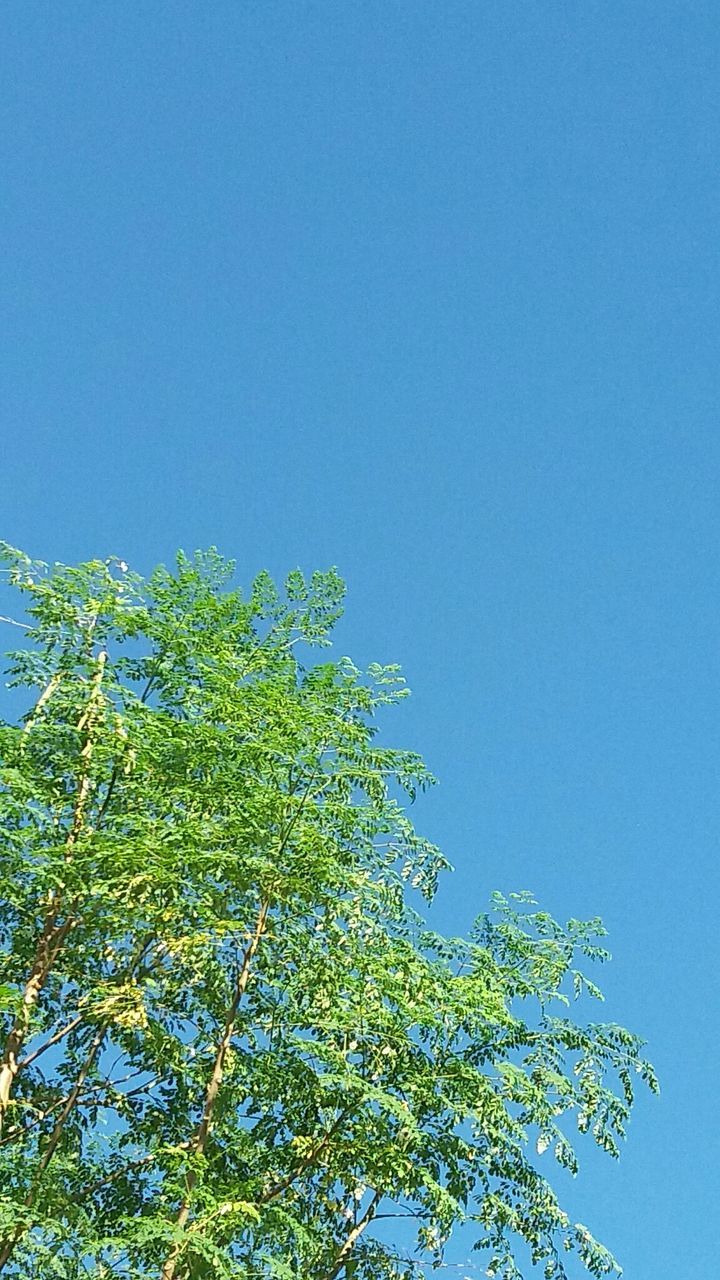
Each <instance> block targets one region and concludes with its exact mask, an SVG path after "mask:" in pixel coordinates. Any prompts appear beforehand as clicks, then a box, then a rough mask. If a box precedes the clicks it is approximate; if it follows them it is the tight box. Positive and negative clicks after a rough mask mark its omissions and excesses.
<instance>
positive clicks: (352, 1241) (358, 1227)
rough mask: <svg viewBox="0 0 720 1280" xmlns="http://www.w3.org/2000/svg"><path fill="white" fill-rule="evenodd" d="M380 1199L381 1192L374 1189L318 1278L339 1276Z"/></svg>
mask: <svg viewBox="0 0 720 1280" xmlns="http://www.w3.org/2000/svg"><path fill="white" fill-rule="evenodd" d="M381 1200H382V1192H380V1191H376V1192H375V1194H374V1196H373V1198H372V1200H371V1201H370V1203H369V1205H368V1207H367V1209H366V1210H365V1212H364V1214H363V1215H362V1217H361V1218H359V1219H358V1221H357V1222H356V1223H355V1226H354V1227H353V1228H352V1230H351V1231H349V1232H348V1234H347V1236H346V1237H345V1240H344V1242H343V1244H342V1245H341V1247H340V1249H339V1251H338V1253H337V1254H336V1255H335V1261H334V1262H333V1264H332V1266H331V1268H330V1270H329V1271H327V1272H326V1273H325V1275H324V1276H322V1277H321V1278H320V1280H335V1278H336V1276H339V1275H340V1273H341V1271H343V1270H344V1268H345V1266H346V1264H347V1263H348V1262H349V1260H350V1255H351V1253H352V1251H353V1249H354V1248H355V1245H356V1244H357V1242H358V1240H359V1239H360V1236H361V1235H362V1233H363V1231H365V1229H366V1228H367V1227H369V1225H370V1223H371V1222H372V1220H373V1218H374V1217H375V1213H376V1210H377V1207H378V1205H379V1203H380V1201H381Z"/></svg>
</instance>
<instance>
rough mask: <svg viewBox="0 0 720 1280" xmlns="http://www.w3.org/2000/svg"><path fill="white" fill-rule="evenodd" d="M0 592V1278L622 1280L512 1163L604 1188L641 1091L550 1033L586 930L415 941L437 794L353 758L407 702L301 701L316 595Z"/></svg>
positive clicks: (324, 687)
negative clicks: (464, 1263)
mask: <svg viewBox="0 0 720 1280" xmlns="http://www.w3.org/2000/svg"><path fill="white" fill-rule="evenodd" d="M4 560H5V564H6V566H7V570H8V575H9V580H10V582H11V583H12V584H13V585H14V586H15V587H16V588H17V589H18V590H19V591H20V592H21V593H22V595H23V597H24V599H25V606H26V614H25V617H26V619H27V627H26V644H25V647H24V648H22V649H21V650H20V651H19V652H17V653H15V654H14V655H13V656H12V658H11V667H10V674H11V683H12V684H13V685H15V686H17V687H18V688H19V689H21V690H26V691H27V690H29V691H31V692H32V705H31V707H30V709H29V710H28V711H27V713H26V714H24V715H23V716H21V717H20V718H19V721H18V723H4V724H3V725H2V726H1V727H0V767H1V770H2V772H1V775H0V818H1V820H2V830H3V835H2V844H1V846H0V850H1V852H0V857H1V858H2V871H3V883H4V886H5V894H4V900H3V902H2V905H1V907H0V947H1V948H2V953H3V965H2V985H1V986H0V1018H1V1019H2V1046H4V1054H3V1058H2V1071H1V1073H0V1119H1V1120H2V1135H1V1137H0V1187H1V1189H2V1190H1V1194H0V1241H1V1242H2V1243H0V1273H3V1274H4V1275H6V1276H8V1277H11V1276H23V1277H24V1276H29V1275H33V1276H37V1277H40V1278H41V1280H44V1278H47V1280H50V1278H51V1277H58V1278H60V1280H76V1278H77V1277H80V1276H83V1277H93V1280H101V1278H102V1277H109V1276H114V1277H123V1278H125V1280H147V1277H162V1280H205V1278H207V1280H209V1278H210V1277H213V1278H215V1280H230V1278H231V1277H234V1278H235V1280H251V1278H252V1280H269V1278H270V1277H275V1278H276V1280H299V1278H300V1277H303V1278H307V1277H313V1280H335V1277H340V1276H342V1277H347V1280H351V1278H352V1280H370V1278H371V1277H372V1280H381V1278H382V1277H386V1278H389V1277H395V1280H415V1278H416V1277H419V1276H420V1275H421V1274H424V1268H425V1267H427V1265H428V1264H431V1265H438V1266H441V1265H442V1263H443V1257H444V1250H445V1246H446V1242H447V1240H448V1238H449V1237H450V1235H451V1232H452V1231H453V1230H454V1229H456V1228H457V1227H458V1226H459V1225H460V1224H461V1223H463V1222H466V1223H467V1222H469V1223H471V1224H472V1223H474V1224H475V1227H476V1237H477V1240H478V1248H479V1249H480V1250H482V1251H484V1253H485V1266H486V1267H487V1273H488V1274H489V1275H495V1276H498V1277H512V1276H516V1275H518V1274H519V1272H518V1271H517V1267H516V1263H515V1261H514V1260H513V1259H514V1257H515V1256H517V1248H516V1245H517V1241H518V1240H519V1241H523V1242H525V1245H526V1246H527V1249H529V1252H530V1254H531V1256H532V1259H533V1261H534V1262H536V1263H538V1264H539V1265H540V1266H541V1268H542V1274H543V1275H544V1276H545V1277H546V1280H561V1278H562V1277H565V1276H566V1274H567V1272H566V1267H567V1264H568V1260H571V1259H572V1257H579V1258H580V1259H581V1260H582V1262H583V1263H584V1264H585V1266H586V1267H587V1269H588V1270H589V1272H590V1273H591V1274H592V1275H595V1276H601V1275H604V1274H605V1273H607V1272H609V1271H611V1270H613V1268H614V1263H613V1260H612V1258H611V1257H610V1255H609V1254H608V1253H607V1252H606V1251H605V1250H604V1249H603V1248H602V1247H601V1246H600V1245H599V1244H597V1243H596V1242H595V1241H594V1240H593V1238H592V1237H591V1236H590V1234H589V1232H587V1231H586V1229H585V1228H584V1227H582V1226H580V1225H577V1224H573V1223H571V1222H570V1220H569V1218H568V1216H567V1215H566V1213H565V1212H564V1211H563V1209H562V1208H561V1206H560V1205H559V1203H558V1201H557V1199H556V1197H555V1195H554V1194H553V1192H552V1190H551V1188H550V1186H549V1184H548V1182H547V1181H546V1179H545V1177H544V1176H543V1175H542V1174H541V1173H540V1172H539V1171H538V1167H537V1165H538V1161H537V1160H536V1159H535V1158H534V1153H533V1155H532V1157H531V1154H530V1152H531V1146H532V1143H533V1142H535V1144H536V1151H537V1153H542V1152H543V1151H544V1150H545V1149H546V1148H551V1149H552V1151H553V1152H554V1155H555V1158H556V1160H557V1161H558V1162H559V1163H560V1165H563V1166H565V1167H566V1168H569V1169H571V1170H573V1171H574V1170H575V1168H576V1158H575V1154H574V1151H573V1147H572V1145H571V1141H570V1138H569V1136H568V1134H569V1130H568V1127H567V1125H566V1123H565V1122H566V1120H567V1119H568V1117H572V1116H573V1115H574V1117H575V1123H576V1125H577V1128H578V1129H579V1130H580V1131H582V1132H585V1131H589V1132H590V1133H591V1134H592V1136H593V1137H594V1139H595V1141H596V1142H597V1143H598V1144H599V1145H600V1146H601V1147H603V1148H604V1149H605V1150H607V1151H609V1152H610V1153H611V1154H613V1155H615V1154H616V1153H617V1143H618V1139H619V1138H621V1137H622V1136H623V1132H624V1127H625V1122H626V1119H627V1116H628V1112H629V1108H630V1105H631V1103H632V1100H633V1081H634V1079H635V1076H636V1074H637V1073H639V1074H640V1075H641V1076H642V1077H643V1078H644V1079H645V1080H646V1081H647V1082H648V1083H649V1084H650V1086H651V1087H653V1088H654V1087H655V1082H654V1078H653V1075H652V1072H651V1069H650V1067H649V1066H648V1065H647V1064H646V1063H645V1062H644V1061H643V1060H642V1059H641V1057H640V1056H639V1053H640V1044H639V1042H638V1040H637V1039H636V1038H635V1037H634V1036H633V1035H631V1034H629V1033H628V1032H626V1031H624V1030H622V1029H621V1028H620V1027H617V1026H614V1025H581V1024H579V1023H577V1022H575V1021H573V1020H571V1019H570V1018H569V1016H559V1014H558V1013H557V1012H555V1010H556V1007H557V1005H558V1001H564V1004H560V1006H559V1008H560V1010H561V1012H566V1006H567V1004H568V995H567V994H566V988H568V984H569V992H570V994H575V995H579V994H580V993H581V991H582V989H583V987H584V986H585V985H587V987H588V989H589V991H590V992H591V994H593V993H594V994H599V993H598V992H597V988H594V987H593V986H592V984H590V983H589V982H587V984H586V981H585V979H584V977H583V976H582V974H581V972H580V970H579V969H578V963H581V962H583V961H584V960H593V959H602V958H603V956H604V954H605V953H604V952H602V951H601V950H600V949H599V948H598V946H597V937H598V935H599V934H601V933H602V929H601V927H600V925H599V923H598V922H597V921H593V922H591V923H590V924H584V923H581V922H578V921H570V923H569V924H568V925H567V926H566V927H565V928H562V927H561V926H560V925H558V924H556V923H555V921H553V920H552V919H551V918H550V917H549V916H548V915H547V914H545V913H543V912H540V911H537V910H534V904H533V903H532V902H531V901H530V900H528V899H524V898H522V897H521V898H520V899H511V900H509V901H506V900H505V899H502V898H499V897H498V898H497V899H496V903H495V908H496V909H495V912H494V913H493V914H492V916H490V917H487V918H483V919H481V920H480V921H479V922H478V924H477V926H476V928H475V930H474V932H473V934H472V936H471V937H470V938H469V940H467V941H463V940H460V939H450V940H448V939H444V938H441V937H438V936H436V935H434V934H432V933H431V932H430V931H429V930H428V929H427V928H426V927H425V925H424V924H423V921H422V919H421V917H420V916H419V915H418V914H417V913H416V911H415V910H414V909H413V907H412V905H411V899H412V895H413V892H416V893H419V894H420V895H423V896H424V897H425V898H426V899H428V900H429V899H430V898H431V897H432V895H433V893H434V891H435V886H436V879H437V876H438V873H439V872H440V871H441V870H442V869H443V867H444V866H445V865H446V864H445V863H444V861H443V858H442V857H441V855H440V853H439V852H438V850H437V849H436V848H434V847H433V846H432V845H430V844H429V843H428V842H427V841H425V840H423V839H422V838H421V837H420V836H418V835H417V834H416V832H415V830H414V828H413V826H412V824H411V822H410V820H409V819H408V817H407V814H406V812H405V810H404V808H403V805H402V803H401V800H402V797H403V795H404V796H405V797H406V799H407V798H409V799H412V798H413V797H414V796H415V794H416V793H417V791H418V790H420V789H422V788H424V787H426V786H427V785H428V784H429V783H430V782H431V781H432V779H431V777H430V775H429V774H428V772H427V770H426V769H425V767H424V765H423V763H422V761H421V760H420V759H419V758H418V757H417V756H416V755H413V754H410V753H408V752H402V751H396V750H390V749H388V748H386V747H382V746H380V745H378V743H377V741H376V716H377V713H378V712H379V711H380V710H381V709H382V708H384V707H386V706H389V705H391V704H393V703H394V702H396V701H397V700H398V699H399V698H401V697H402V696H404V694H405V688H404V685H403V682H402V679H401V677H400V674H399V671H398V669H397V668H396V667H379V666H374V667H372V668H371V669H370V671H369V672H368V673H367V674H365V675H363V674H361V673H360V672H359V671H358V670H357V669H356V668H355V666H354V665H353V664H352V662H350V661H349V660H348V659H347V658H341V659H340V660H339V661H334V662H324V663H320V664H316V665H305V659H306V658H307V654H308V652H309V646H311V645H312V646H318V645H319V646H323V645H327V644H328V643H329V635H330V631H331V629H332V626H333V624H334V622H335V621H336V619H337V618H338V616H339V614H340V611H341V605H342V596H343V586H342V583H341V582H340V580H339V579H338V577H337V575H336V574H335V573H334V572H332V571H331V572H329V573H317V574H314V575H313V576H312V578H311V579H310V580H309V581H306V580H305V579H304V578H303V576H302V575H301V574H300V573H297V572H295V573H292V574H291V575H290V576H289V578H288V579H287V583H286V584H285V589H284V592H282V593H280V592H278V591H277V590H276V589H275V587H274V586H273V584H272V582H271V581H270V579H269V578H268V577H267V576H266V575H260V577H258V578H257V579H256V581H255V583H254V585H253V588H252V591H251V592H250V594H249V595H248V596H247V597H245V596H243V595H242V594H241V593H240V592H239V591H237V590H235V589H233V588H232V586H231V585H230V580H231V577H232V573H233V566H232V565H231V564H229V563H227V562H226V561H224V560H222V559H221V558H220V557H219V556H218V555H217V553H216V552H215V551H209V552H207V553H204V554H196V555H195V556H194V557H192V558H186V557H185V556H183V555H180V556H179V557H178V561H177V567H176V570H175V572H173V573H171V572H168V571H167V570H165V569H162V568H161V569H158V570H157V571H156V572H155V573H154V574H153V575H152V576H151V577H150V578H149V579H148V580H147V581H143V580H142V579H140V578H139V577H138V576H136V575H134V574H132V573H130V572H129V571H128V570H127V566H126V565H124V564H123V563H122V562H118V561H114V560H110V561H104V562H99V561H95V562H91V563H89V564H83V565H80V566H78V567H67V566H61V565H56V566H54V567H52V568H48V567H47V566H45V565H42V564H37V563H34V562H31V561H30V560H29V559H28V558H27V557H26V556H24V555H22V554H21V553H20V552H17V551H14V550H13V549H11V548H8V547H5V549H4ZM22 625H25V624H24V623H23V624H22ZM15 696H18V695H15ZM578 957H579V958H580V960H578ZM573 989H574V990H573ZM395 1216H405V1217H407V1219H408V1222H409V1223H410V1224H411V1225H412V1227H413V1231H414V1241H413V1240H411V1238H410V1236H409V1235H407V1236H406V1234H405V1232H404V1231H403V1232H402V1233H401V1235H402V1238H403V1239H405V1238H407V1241H408V1243H407V1246H401V1245H400V1244H398V1241H397V1239H395V1240H393V1238H392V1236H393V1232H392V1230H388V1227H387V1225H385V1224H384V1220H385V1219H392V1218H393V1217H395ZM397 1234H398V1233H397V1232H395V1235H396V1236H397Z"/></svg>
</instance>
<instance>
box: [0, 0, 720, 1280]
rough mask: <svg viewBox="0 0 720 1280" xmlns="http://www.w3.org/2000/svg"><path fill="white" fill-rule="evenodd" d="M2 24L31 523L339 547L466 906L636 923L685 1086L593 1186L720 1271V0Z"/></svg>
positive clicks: (23, 538)
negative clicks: (428, 786) (431, 787)
mask: <svg viewBox="0 0 720 1280" xmlns="http://www.w3.org/2000/svg"><path fill="white" fill-rule="evenodd" d="M0 28H1V31H0V37H1V38H0V50H1V52H0V62H1V74H0V112H1V125H0V131H1V142H2V175H3V176H2V210H1V213H0V243H1V244H2V259H1V263H0V270H1V274H2V279H1V282H0V307H1V309H2V331H3V340H2V370H1V383H2V392H1V396H0V412H1V414H2V434H1V437H0V439H1V441H2V444H1V449H2V471H1V473H0V501H1V512H0V514H1V515H2V529H1V530H0V533H2V535H3V536H4V537H6V538H7V539H8V540H9V541H11V542H14V543H16V544H18V545H21V546H23V547H24V548H25V549H26V550H28V551H29V552H31V553H32V554H34V555H37V556H40V557H43V558H46V559H56V558H57V559H75V558H79V557H83V556H91V555H99V556H105V555H108V554H117V555H119V556H122V557H124V558H125V559H126V560H128V561H129V562H130V563H131V565H132V566H133V567H134V568H137V569H139V570H145V569H147V568H150V567H151V566H152V565H153V564H154V563H156V562H157V561H158V560H161V559H167V558H169V557H171V556H172V554H173V552H174V549H175V548H176V547H177V546H178V545H182V546H184V547H185V548H188V549H191V548H193V547H195V546H199V545H207V544H209V543H217V544H218V545H219V546H220V547H221V548H222V549H223V550H224V551H226V552H227V553H228V554H231V555H235V556H237V558H238V561H239V570H240V575H241V577H242V578H243V579H245V580H249V578H250V577H251V576H252V575H253V574H254V573H255V571H256V570H257V569H258V568H260V567H261V566H266V567H268V568H269V569H271V570H272V571H273V572H275V573H278V574H280V573H283V572H284V571H285V570H286V569H288V568H290V567H292V566H294V565H296V564H300V565H301V566H303V567H305V568H308V569H311V568H313V567H316V566H325V565H327V564H329V563H335V564H337V565H338V566H339V567H340V569H341V571H342V572H343V574H344V575H345V577H346V578H347V580H348V583H349V588H350V595H349V604H348V612H347V615H346V619H345V621H344V623H343V625H342V629H341V636H340V647H341V649H342V650H346V651H349V652H351V653H352V654H353V656H356V658H357V659H359V660H360V661H365V660H371V659H377V660H380V661H393V660H400V661H401V662H402V663H403V665H404V667H405V669H406V672H407V675H408V678H409V681H410V683H411V685H412V687H413V689H414V694H415V696H414V698H413V701H412V703H411V704H406V706H404V707H403V709H402V710H400V711H398V713H397V714H396V716H395V721H394V724H391V723H390V722H389V723H388V726H387V733H388V736H389V737H392V738H393V739H394V740H396V741H399V742H402V743H403V744H405V745H409V746H412V747H415V748H417V749H419V750H421V751H422V752H423V753H424V754H425V756H426V757H427V759H428V761H429V763H430V764H431V766H432V767H434V769H435V770H436V772H437V773H438V774H439V775H440V778H441V782H442V785H441V787H440V788H439V789H438V790H437V791H435V792H434V793H433V794H432V795H431V796H430V797H428V798H426V799H424V800H423V802H422V805H421V808H420V812H419V814H418V818H419V821H420V823H421V825H422V826H423V827H424V829H425V830H426V831H427V832H428V833H429V834H430V835H432V836H433V837H434V838H436V839H437V840H438V841H439V842H440V843H441V844H442V846H443V847H444V849H445V850H446V851H447V853H448V855H449V856H450V858H451V859H452V861H453V862H454V863H455V865H456V867H457V871H456V874H455V876H454V877H453V878H452V879H451V880H450V881H448V882H447V883H446V885H445V887H444V889H443V891H442V893H441V899H440V908H439V912H438V919H439V922H440V923H441V924H442V925H443V926H444V927H445V928H447V929H452V930H454V931H458V930H459V929H460V928H461V927H464V926H465V925H466V924H467V923H468V922H469V920H470V919H471V917H472V915H473V914H474V913H475V911H477V910H480V909H481V908H482V907H483V906H484V904H485V902H486V900H487V897H488V895H489V893H490V891H491V890H492V889H493V888H496V887H497V888H502V889H505V890H511V889H516V888H530V889H532V890H534V892H535V893H536V895H537V896H538V898H540V900H541V901H542V903H543V905H545V906H547V907H548V908H549V909H551V910H553V911H555V912H556V913H559V914H561V915H563V914H578V915H581V914H595V913H596V912H597V913H600V914H601V915H602V916H603V917H604V918H605V919H606V921H607V924H608V926H609V928H610V930H611V939H610V941H611V947H612V950H613V952H614V955H615V960H614V963H613V965H612V966H611V967H610V968H609V969H608V970H607V971H606V972H605V973H604V974H603V975H602V977H604V979H605V982H604V985H605V987H606V989H607V991H608V993H609V1003H608V1005H607V1006H606V1012H607V1015H608V1016H609V1017H611V1018H615V1019H617V1020H619V1021H624V1022H626V1023H627V1024H628V1025H630V1026H632V1027H633V1028H636V1029H638V1030H640V1031H642V1032H643V1033H644V1034H646V1036H647V1037H648V1040H649V1042H650V1053H651V1056H652V1057H653V1058H654V1060H655V1061H656V1064H657V1066H658V1068H659V1070H660V1073H661V1076H662V1081H663V1085H664V1095H663V1098H662V1100H661V1101H660V1102H659V1103H656V1102H653V1103H650V1102H648V1103H647V1105H645V1104H644V1102H643V1105H642V1106H641V1107H640V1109H639V1112H638V1114H637V1118H636V1120H635V1122H634V1123H633V1125H632V1128H631V1135H630V1141H629V1144H628V1147H627V1150H626V1152H625V1154H624V1157H623V1160H622V1161H621V1163H620V1164H619V1165H618V1166H615V1165H613V1164H612V1163H611V1162H610V1161H603V1162H602V1163H599V1162H598V1161H597V1160H595V1159H588V1161H587V1169H586V1174H587V1176H586V1177H581V1178H580V1179H579V1180H578V1181H577V1183H575V1184H573V1185H572V1187H571V1189H570V1193H569V1194H570V1199H571V1205H572V1207H573V1211H574V1212H575V1213H576V1215H577V1217H578V1218H580V1219H581V1220H583V1221H586V1222H588V1223H589V1224H590V1225H591V1226H592V1227H593V1228H594V1229H595V1230H596V1232H597V1234H599V1235H600V1237H601V1238H602V1239H604V1240H605V1241H606V1242H607V1243H608V1244H610V1245H611V1246H612V1247H614V1248H615V1250H616V1251H617V1253H618V1255H619V1256H620V1258H621V1260H622V1261H623V1262H624V1264H625V1267H626V1274H627V1276H628V1280H630V1278H632V1280H677V1277H684V1276H696V1275H697V1276H708V1275H709V1274H710V1273H711V1272H712V1271H713V1270H714V1265H713V1264H716V1259H717V1253H718V1250H717V1230H716V1228H717V1220H716V1215H717V1201H718V1193H719V1192H720V1185H719V1182H718V1167H719V1165H720V1150H719V1145H720V1144H719V1141H718V1128H719V1126H718V1103H717V1096H718V1075H717V1072H718V1066H717V1061H718V1048H719V1047H720V1046H719V1045H718V999H717V997H718V983H717V963H718V962H717V899H718V874H717V865H718V845H719V837H720V790H719V787H718V773H719V766H720V751H719V749H720V683H719V680H718V674H719V671H718V654H719V652H720V613H719V610H718V599H719V592H720V582H719V578H720V561H719V558H718V546H719V540H720V496H719V494H720V489H719V481H720V439H719V435H718V428H719V423H718V410H719V408H720V359H719V356H720V312H719V309H718V295H719V286H720V234H719V230H720V220H719V215H720V10H718V6H717V3H716V0H682V2H681V0H677V2H676V3H664V2H663V0H637V2H635V0H583V2H582V3H577V0H572V2H570V0H567V2H555V0H527V2H526V3H518V2H517V0H489V2H488V3H479V2H477V0H442V2H439V0H438V2H436V3H428V2H426V0H413V3H405V2H403V0H361V2H360V3H337V2H336V0H315V2H314V3H310V2H309V0H263V2H261V0H234V2H233V3H228V2H227V0H212V3H205V2H201V0H196V2H193V3H188V2H187V0H185V2H183V0H173V2H172V3H169V2H166V0H153V3H151V4H147V3H140V2H139V0H125V3H117V2H115V0H66V2H65V3H62V4H58V3H50V2H46V3H41V4H39V3H36V2H35V0H23V3H22V4H11V5H6V6H4V10H3V14H2V18H1V19H0ZM714 1218H715V1221H714V1222H713V1219H714ZM458 1274H459V1273H458ZM468 1274H473V1273H470V1272H469V1273H468Z"/></svg>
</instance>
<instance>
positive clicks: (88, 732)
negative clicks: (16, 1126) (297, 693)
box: [0, 650, 107, 1132]
mask: <svg viewBox="0 0 720 1280" xmlns="http://www.w3.org/2000/svg"><path fill="white" fill-rule="evenodd" d="M106 662H107V653H106V652H105V650H102V652H101V653H100V654H99V655H98V659H97V667H96V670H95V674H94V676H93V679H92V685H91V689H90V697H89V698H88V702H87V705H86V707H85V709H84V711H83V713H82V715H81V716H80V719H79V720H78V723H77V726H76V727H77V730H78V732H80V733H83V734H84V740H83V746H82V750H81V752H80V769H79V776H78V783H77V790H76V794H75V804H74V806H73V816H72V825H71V827H70V831H69V832H68V836H67V840H66V841H65V857H66V860H69V859H70V858H71V857H72V853H73V849H74V847H75V845H76V844H77V842H78V839H79V837H80V835H81V833H82V831H83V828H84V825H85V814H86V810H87V804H88V799H89V796H90V788H91V778H90V766H91V762H92V754H93V747H94V737H93V730H94V727H95V723H96V720H97V715H98V711H99V708H100V705H101V702H102V681H103V676H104V674H105V664H106ZM51 687H52V688H51ZM55 687H57V680H56V681H55V682H53V681H51V682H50V685H48V687H47V689H46V690H45V691H44V693H43V694H42V695H41V697H40V698H39V700H38V704H37V706H36V708H35V712H34V717H36V716H37V714H38V711H39V710H40V709H41V708H42V706H43V705H44V704H45V703H46V702H47V700H48V698H49V697H50V696H51V692H52V691H53V690H54V688H55ZM62 907H63V902H62V893H61V891H60V890H53V892H52V893H51V895H50V900H49V903H48V907H47V910H46V913H45V919H44V922H43V927H42V931H41V933H40V937H39V938H38V941H37V945H36V948H35V955H34V958H33V963H32V966H31V968H30V973H29V974H28V977H27V979H26V982H25V986H24V989H23V997H22V1003H21V1006H20V1011H19V1013H18V1014H17V1016H16V1018H15V1021H14V1023H13V1025H12V1027H11V1028H10V1031H9V1033H8V1036H7V1039H6V1041H5V1047H4V1049H3V1053H2V1057H1V1058H0V1132H2V1128H3V1123H4V1120H5V1116H6V1114H7V1110H8V1107H9V1105H10V1100H11V1095H12V1089H13V1085H14V1082H15V1079H16V1077H17V1074H18V1071H19V1070H20V1063H19V1060H18V1056H19V1054H20V1052H21V1050H22V1048H23V1045H24V1043H25V1040H26V1038H27V1033H28V1028H29V1026H30V1021H31V1018H32V1013H33V1009H34V1008H35V1005H36V1004H37V1002H38V1000H39V998H40V993H41V991H42V989H43V987H44V985H45V983H46V981H47V979H48V976H49V974H50V973H51V971H52V969H53V966H54V964H55V961H56V959H57V957H58V955H59V954H60V951H61V950H62V948H63V945H64V943H65V940H66V938H67V935H68V933H69V932H70V930H71V929H72V927H73V925H74V923H75V922H74V919H73V914H72V910H69V911H68V913H67V915H66V918H65V920H64V921H61V919H60V914H61V911H62Z"/></svg>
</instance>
